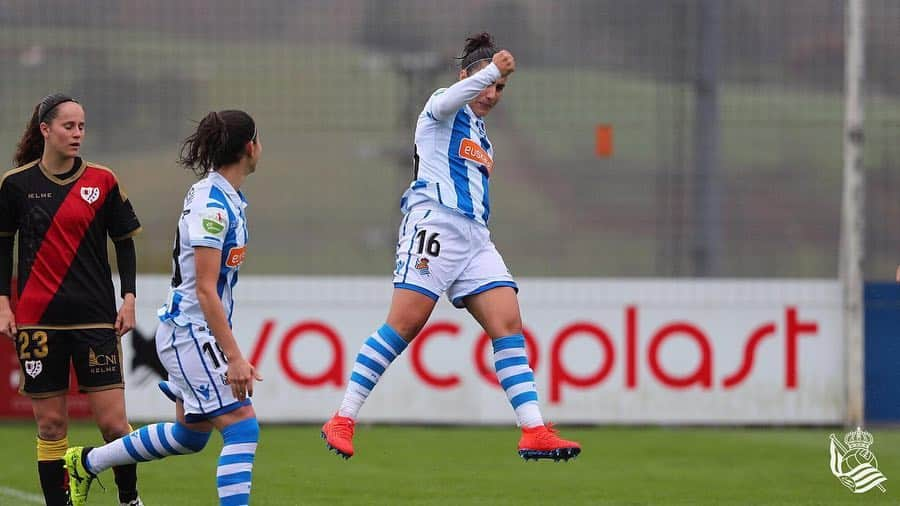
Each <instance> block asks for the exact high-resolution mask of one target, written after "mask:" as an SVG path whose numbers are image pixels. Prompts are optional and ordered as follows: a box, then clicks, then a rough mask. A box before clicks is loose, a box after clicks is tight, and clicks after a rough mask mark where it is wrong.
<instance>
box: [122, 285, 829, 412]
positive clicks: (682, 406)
mask: <svg viewBox="0 0 900 506" xmlns="http://www.w3.org/2000/svg"><path fill="white" fill-rule="evenodd" d="M518 281H519V284H520V286H521V293H520V301H521V306H522V313H523V317H524V321H525V325H526V328H527V330H526V337H527V343H528V351H529V355H530V359H531V362H532V366H533V368H534V370H535V376H536V380H537V383H538V389H539V395H540V399H541V403H542V405H543V410H544V412H545V416H546V417H547V418H548V419H551V420H556V421H561V422H586V423H701V424H705V423H775V424H782V423H786V424H794V423H799V424H807V423H813V424H819V423H836V422H839V421H840V420H841V417H842V413H843V409H844V402H845V401H844V376H845V375H844V369H843V365H842V364H843V343H842V339H841V337H840V329H841V313H840V292H839V285H838V283H837V282H836V281H721V280H716V281H693V280H685V281H670V280H639V281H635V280H572V279H520V280H518ZM167 282H168V280H167V279H166V278H162V277H142V278H141V279H140V281H139V288H138V290H139V299H138V301H139V304H138V313H139V317H138V326H139V328H140V329H141V330H142V331H143V332H144V333H145V334H147V335H148V336H152V335H153V333H154V331H155V325H156V323H155V319H154V315H155V309H156V305H157V304H158V303H159V302H160V301H162V300H163V299H164V297H165V291H166V286H167ZM391 289H392V288H391V285H390V282H389V280H387V279H382V278H299V277H298V278H274V277H273V278H266V277H242V278H241V281H240V283H239V285H238V287H237V296H236V299H237V309H236V310H235V314H234V318H233V320H234V328H235V334H236V336H237V337H238V340H239V341H240V343H241V347H242V349H243V350H244V353H245V355H246V356H247V357H248V358H250V359H251V361H252V362H254V363H255V364H256V365H257V367H258V368H259V370H260V371H261V373H262V374H263V376H264V377H265V380H264V381H263V382H262V383H260V384H258V385H257V387H256V394H255V396H254V399H253V402H254V404H255V406H256V410H257V413H258V414H259V417H260V419H262V420H265V421H280V422H291V421H319V420H323V419H325V418H326V417H327V416H329V415H330V414H331V413H332V412H333V411H334V410H335V409H336V408H337V406H338V404H339V402H340V399H341V395H342V393H343V390H344V387H345V386H346V381H347V377H348V376H349V371H350V369H351V368H352V365H353V360H354V358H355V356H356V353H357V351H358V349H359V346H360V344H361V343H362V341H363V340H364V339H365V338H366V337H367V336H368V335H369V334H370V333H371V332H372V331H374V330H375V329H376V328H377V327H378V326H379V325H381V323H382V322H383V321H384V318H385V315H386V313H387V309H388V304H389V300H390V295H391ZM127 339H128V338H126V340H127ZM123 348H124V350H125V352H126V358H125V362H126V365H130V364H131V363H132V360H131V359H132V354H133V352H132V351H131V350H132V347H131V346H130V345H129V343H127V342H126V343H124V344H123ZM127 382H128V387H127V390H126V392H127V397H128V411H129V415H130V416H131V417H132V418H135V419H155V418H160V417H166V416H171V412H172V406H171V404H170V403H169V402H168V400H166V399H165V398H164V397H162V395H160V394H159V393H158V392H157V391H156V386H155V383H156V378H155V376H154V374H152V373H150V370H149V368H146V367H138V368H136V369H132V368H129V374H128V377H127ZM361 418H362V419H363V420H366V421H390V422H428V423H431V422H435V423H490V424H494V423H513V422H514V418H513V415H512V411H511V408H510V407H509V405H508V404H507V401H506V398H505V396H504V394H503V392H502V391H501V390H500V388H499V387H498V386H497V385H496V380H495V379H494V374H493V364H492V362H491V346H490V341H489V339H488V338H487V336H485V335H484V333H483V331H482V330H481V328H480V327H479V326H478V325H477V323H475V321H474V320H473V319H472V318H471V317H470V316H469V315H468V313H467V312H466V311H464V310H457V309H454V308H453V307H452V306H450V305H449V304H448V303H447V301H445V300H442V301H440V302H439V304H438V308H437V310H436V311H435V314H434V315H433V316H432V318H431V320H430V322H429V324H428V326H426V327H425V329H424V330H423V331H422V333H421V334H420V336H419V337H418V338H417V339H416V340H415V341H413V344H411V345H410V347H409V348H408V349H407V350H406V351H405V352H404V354H403V355H402V356H401V357H400V358H399V359H398V360H397V361H396V362H395V363H394V364H393V365H392V366H391V368H390V369H389V370H388V372H387V373H386V374H385V375H384V377H383V378H382V380H381V382H380V383H379V384H378V386H377V387H376V388H375V390H374V392H373V393H372V395H371V397H370V398H369V401H368V403H367V404H366V406H365V407H364V408H363V410H362V412H361Z"/></svg>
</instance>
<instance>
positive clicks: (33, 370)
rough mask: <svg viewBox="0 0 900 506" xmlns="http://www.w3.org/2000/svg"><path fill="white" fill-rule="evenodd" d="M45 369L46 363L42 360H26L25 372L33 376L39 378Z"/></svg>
mask: <svg viewBox="0 0 900 506" xmlns="http://www.w3.org/2000/svg"><path fill="white" fill-rule="evenodd" d="M43 370H44V363H43V362H41V361H40V360H26V361H25V374H27V375H29V376H31V377H32V378H37V377H38V374H40V373H41V371H43Z"/></svg>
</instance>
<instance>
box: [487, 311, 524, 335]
mask: <svg viewBox="0 0 900 506" xmlns="http://www.w3.org/2000/svg"><path fill="white" fill-rule="evenodd" d="M487 327H488V328H489V329H490V331H491V334H494V335H492V336H491V337H492V338H494V339H497V338H498V337H506V336H515V335H522V318H521V317H520V316H519V315H510V316H505V317H500V318H497V319H496V320H494V321H493V322H490V323H489V324H488V325H487Z"/></svg>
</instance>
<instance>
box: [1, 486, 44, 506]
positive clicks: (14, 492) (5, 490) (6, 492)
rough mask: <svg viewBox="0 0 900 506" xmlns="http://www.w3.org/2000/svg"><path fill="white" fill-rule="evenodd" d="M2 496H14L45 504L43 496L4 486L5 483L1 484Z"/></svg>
mask: <svg viewBox="0 0 900 506" xmlns="http://www.w3.org/2000/svg"><path fill="white" fill-rule="evenodd" d="M0 496H6V497H14V498H16V499H21V500H23V501H27V502H30V503H32V504H44V497H43V496H40V495H37V494H31V493H29V492H22V491H21V490H18V489H15V488H10V487H4V486H3V485H0Z"/></svg>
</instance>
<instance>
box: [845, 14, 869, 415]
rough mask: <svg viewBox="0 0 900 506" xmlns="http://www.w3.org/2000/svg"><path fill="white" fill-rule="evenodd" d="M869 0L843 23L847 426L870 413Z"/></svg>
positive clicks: (847, 15) (847, 16)
mask: <svg viewBox="0 0 900 506" xmlns="http://www.w3.org/2000/svg"><path fill="white" fill-rule="evenodd" d="M865 5H866V4H865V0H848V1H847V12H846V16H845V20H844V33H845V59H844V79H845V91H844V97H845V98H844V177H843V197H842V209H841V244H840V269H839V271H840V279H841V288H842V293H843V312H844V342H845V343H846V350H845V355H844V356H845V357H846V364H845V365H846V371H845V372H846V377H847V391H846V395H847V411H846V413H845V419H844V422H845V423H846V425H847V427H858V426H861V425H862V424H863V419H864V415H865V410H864V406H865V360H864V357H865V333H864V322H863V273H862V264H863V258H864V255H865V252H864V244H865V243H864V237H865V236H864V234H865V224H866V216H865V173H864V170H863V169H864V167H863V141H864V136H863V122H864V120H865V109H864V104H863V83H864V77H865V33H866V32H865V17H866V16H865Z"/></svg>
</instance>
